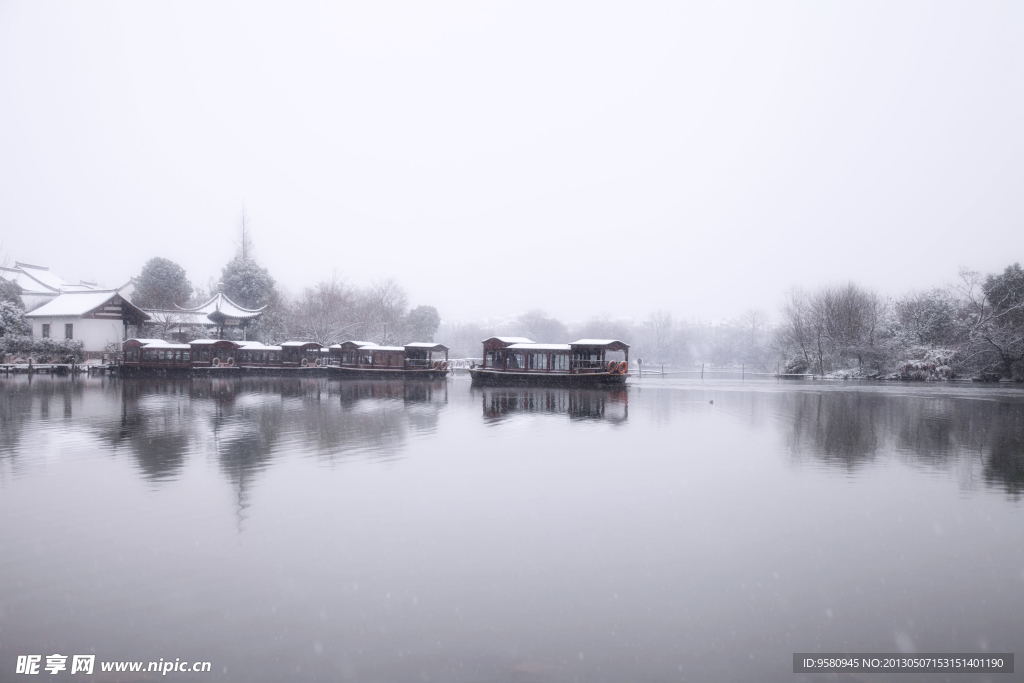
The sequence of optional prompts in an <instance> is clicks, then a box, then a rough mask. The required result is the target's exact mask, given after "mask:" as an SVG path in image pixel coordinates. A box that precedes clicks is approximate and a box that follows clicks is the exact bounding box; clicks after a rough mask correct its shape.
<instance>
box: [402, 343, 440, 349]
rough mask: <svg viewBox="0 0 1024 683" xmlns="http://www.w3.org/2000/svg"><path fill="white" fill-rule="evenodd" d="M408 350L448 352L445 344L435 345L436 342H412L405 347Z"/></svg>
mask: <svg viewBox="0 0 1024 683" xmlns="http://www.w3.org/2000/svg"><path fill="white" fill-rule="evenodd" d="M405 348H406V349H423V350H427V351H447V350H448V347H447V346H445V345H444V344H435V343H434V342H410V343H408V344H406V345H405Z"/></svg>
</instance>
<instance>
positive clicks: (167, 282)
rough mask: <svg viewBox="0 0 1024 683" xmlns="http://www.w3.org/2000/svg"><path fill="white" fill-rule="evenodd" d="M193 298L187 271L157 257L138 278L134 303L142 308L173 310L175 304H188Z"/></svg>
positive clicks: (150, 261)
mask: <svg viewBox="0 0 1024 683" xmlns="http://www.w3.org/2000/svg"><path fill="white" fill-rule="evenodd" d="M191 296H192V283H191V282H189V281H188V277H186V275H185V269H184V268H182V267H181V266H179V265H178V264H177V263H175V262H174V261H171V260H169V259H165V258H161V257H159V256H157V257H155V258H151V259H150V260H149V261H147V262H146V265H144V266H143V267H142V273H141V274H140V275H139V277H138V278H136V280H135V293H134V294H133V295H132V303H134V304H135V305H136V306H139V307H141V308H160V309H166V310H173V309H174V306H175V304H177V305H179V306H183V305H185V304H187V303H188V300H189V298H190V297H191Z"/></svg>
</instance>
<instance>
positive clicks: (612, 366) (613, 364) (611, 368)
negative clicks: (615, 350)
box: [608, 360, 619, 375]
mask: <svg viewBox="0 0 1024 683" xmlns="http://www.w3.org/2000/svg"><path fill="white" fill-rule="evenodd" d="M617 367H619V364H618V363H616V362H615V361H613V360H610V361H608V374H609V375H614V374H615V368H617Z"/></svg>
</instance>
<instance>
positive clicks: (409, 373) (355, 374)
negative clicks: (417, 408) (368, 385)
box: [327, 365, 448, 379]
mask: <svg viewBox="0 0 1024 683" xmlns="http://www.w3.org/2000/svg"><path fill="white" fill-rule="evenodd" d="M327 369H328V371H329V372H330V376H331V377H338V378H342V379H347V378H352V379H444V378H445V377H447V376H448V371H447V370H433V369H427V368H424V369H409V368H346V367H338V366H337V365H330V366H328V367H327Z"/></svg>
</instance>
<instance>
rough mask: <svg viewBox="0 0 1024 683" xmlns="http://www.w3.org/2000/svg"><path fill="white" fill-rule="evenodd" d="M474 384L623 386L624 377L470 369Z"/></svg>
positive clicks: (610, 374) (597, 373)
mask: <svg viewBox="0 0 1024 683" xmlns="http://www.w3.org/2000/svg"><path fill="white" fill-rule="evenodd" d="M469 374H470V376H471V377H472V378H473V383H474V384H490V385H509V384H548V385H561V386H580V387H583V386H607V385H616V384H625V383H626V375H619V374H613V373H609V372H587V373H581V374H572V375H570V374H569V373H554V372H514V371H513V372H509V371H506V370H486V369H484V368H472V369H470V370H469Z"/></svg>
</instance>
